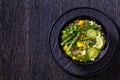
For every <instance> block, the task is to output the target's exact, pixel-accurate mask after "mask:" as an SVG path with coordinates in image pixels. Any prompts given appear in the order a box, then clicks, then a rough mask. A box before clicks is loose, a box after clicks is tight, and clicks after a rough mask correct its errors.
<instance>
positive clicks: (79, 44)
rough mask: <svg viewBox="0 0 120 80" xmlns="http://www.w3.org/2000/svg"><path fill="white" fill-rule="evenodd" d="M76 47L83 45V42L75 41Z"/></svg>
mask: <svg viewBox="0 0 120 80" xmlns="http://www.w3.org/2000/svg"><path fill="white" fill-rule="evenodd" d="M76 44H77V47H83V46H84V43H83V42H77V43H76Z"/></svg>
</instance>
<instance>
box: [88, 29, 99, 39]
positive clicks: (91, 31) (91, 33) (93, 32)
mask: <svg viewBox="0 0 120 80" xmlns="http://www.w3.org/2000/svg"><path fill="white" fill-rule="evenodd" d="M96 36H97V32H96V30H94V29H89V30H87V31H86V37H88V38H95V37H96Z"/></svg>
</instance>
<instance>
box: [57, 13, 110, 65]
mask: <svg viewBox="0 0 120 80" xmlns="http://www.w3.org/2000/svg"><path fill="white" fill-rule="evenodd" d="M80 18H82V19H80ZM77 19H78V20H90V21H94V22H95V23H97V24H99V25H100V26H101V28H102V33H103V37H104V39H105V41H106V35H105V34H106V30H105V28H104V25H103V24H102V23H101V22H100V21H99V20H98V19H96V18H95V17H91V16H88V15H81V16H77V17H73V18H71V19H69V20H68V21H66V22H65V23H64V24H63V26H62V27H61V29H60V30H59V34H58V44H59V48H60V50H61V53H62V54H63V55H64V56H65V57H66V58H67V59H70V60H71V61H72V62H75V63H77V64H81V65H89V64H94V63H96V62H98V61H99V60H101V58H102V57H104V56H105V54H106V51H107V49H108V46H109V41H106V42H105V45H104V48H103V49H102V50H100V53H99V55H98V57H97V58H96V59H95V60H94V61H89V62H80V61H74V60H72V59H71V58H70V57H69V56H67V55H66V54H65V51H64V50H63V49H62V46H61V45H60V42H61V39H60V37H61V30H63V28H65V27H66V25H68V24H69V23H71V22H73V21H74V20H77ZM103 51H105V52H103ZM100 55H101V56H100Z"/></svg>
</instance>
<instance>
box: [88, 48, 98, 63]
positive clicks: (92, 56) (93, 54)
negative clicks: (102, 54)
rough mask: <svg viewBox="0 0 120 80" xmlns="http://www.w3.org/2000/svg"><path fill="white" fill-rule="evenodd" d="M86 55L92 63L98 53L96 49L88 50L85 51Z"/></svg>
mask: <svg viewBox="0 0 120 80" xmlns="http://www.w3.org/2000/svg"><path fill="white" fill-rule="evenodd" d="M87 55H88V57H89V59H90V60H91V61H94V60H95V59H96V58H97V57H98V55H99V53H98V51H97V49H96V48H89V49H88V50H87Z"/></svg>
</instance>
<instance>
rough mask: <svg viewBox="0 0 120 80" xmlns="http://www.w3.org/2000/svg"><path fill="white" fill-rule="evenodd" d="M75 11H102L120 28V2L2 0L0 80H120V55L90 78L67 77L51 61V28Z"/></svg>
mask: <svg viewBox="0 0 120 80" xmlns="http://www.w3.org/2000/svg"><path fill="white" fill-rule="evenodd" d="M76 7H91V8H96V9H98V10H101V11H102V12H104V13H105V14H107V15H108V16H109V17H111V18H112V19H113V20H114V21H115V22H116V23H117V25H118V27H119V28H120V26H119V25H120V0H0V80H120V55H118V57H117V58H116V60H115V61H114V63H113V64H112V65H111V66H110V67H109V68H108V69H107V70H106V71H104V72H102V73H100V74H97V75H95V76H91V77H75V76H72V75H69V74H67V73H66V72H65V71H63V70H62V69H61V68H60V67H59V65H58V64H57V62H56V61H55V60H54V58H53V57H52V55H51V53H50V50H49V48H48V41H47V38H48V32H49V30H50V28H51V24H52V23H53V21H54V20H55V19H56V18H57V17H58V16H59V15H60V14H62V13H63V12H65V11H67V10H69V9H72V8H76ZM113 47H114V46H113Z"/></svg>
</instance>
